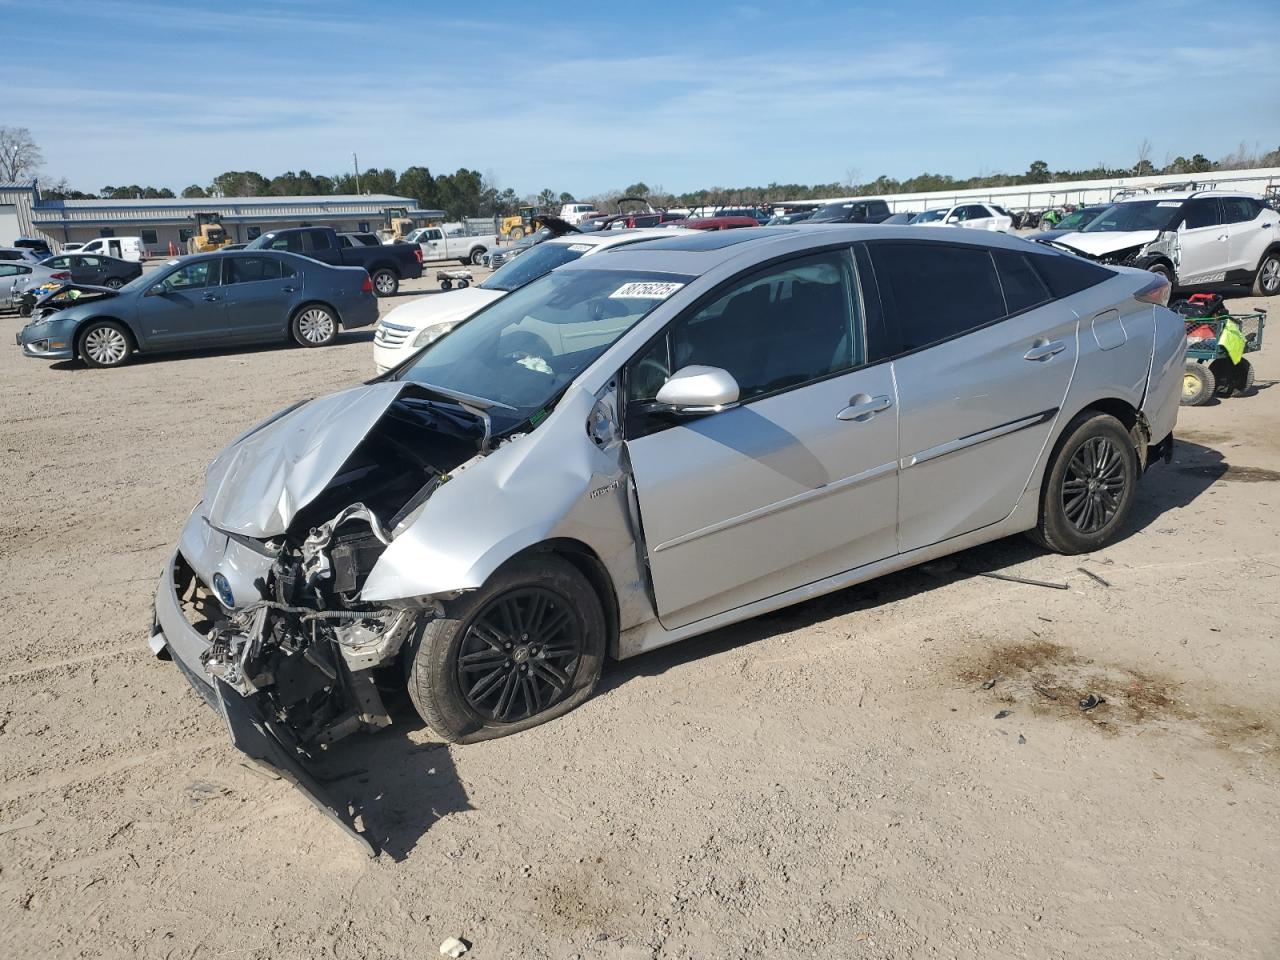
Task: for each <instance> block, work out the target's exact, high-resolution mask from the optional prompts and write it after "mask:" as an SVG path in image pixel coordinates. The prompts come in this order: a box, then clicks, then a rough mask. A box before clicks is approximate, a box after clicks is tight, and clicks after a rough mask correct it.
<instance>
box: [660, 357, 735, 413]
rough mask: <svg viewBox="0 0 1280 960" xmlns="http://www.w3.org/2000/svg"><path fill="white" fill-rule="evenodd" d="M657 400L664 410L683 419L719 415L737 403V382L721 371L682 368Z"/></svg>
mask: <svg viewBox="0 0 1280 960" xmlns="http://www.w3.org/2000/svg"><path fill="white" fill-rule="evenodd" d="M654 399H655V400H656V401H657V403H658V404H659V405H660V407H661V408H662V409H665V410H667V411H670V412H671V413H675V414H679V415H682V416H701V415H703V414H708V413H718V412H719V411H721V410H724V409H725V408H727V407H730V406H733V405H734V404H736V403H737V402H738V381H737V380H735V379H733V374H731V373H730V372H729V371H728V370H722V369H720V368H719V367H701V366H696V365H695V366H689V367H683V368H681V369H679V370H677V371H676V372H675V373H674V374H672V375H671V378H670V379H669V380H668V381H667V382H666V383H664V384H663V385H662V389H660V390H659V391H658V395H657V397H655V398H654Z"/></svg>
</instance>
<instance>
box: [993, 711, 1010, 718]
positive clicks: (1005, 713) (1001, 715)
mask: <svg viewBox="0 0 1280 960" xmlns="http://www.w3.org/2000/svg"><path fill="white" fill-rule="evenodd" d="M1012 716H1013V711H1012V710H1001V711H1000V712H999V713H997V714H996V719H997V720H1003V719H1004V718H1005V717H1012Z"/></svg>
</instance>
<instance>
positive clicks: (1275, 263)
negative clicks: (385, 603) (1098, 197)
mask: <svg viewBox="0 0 1280 960" xmlns="http://www.w3.org/2000/svg"><path fill="white" fill-rule="evenodd" d="M1053 242H1054V243H1056V244H1058V245H1060V246H1063V247H1066V248H1068V249H1070V250H1071V251H1072V252H1074V253H1079V254H1082V255H1083V256H1086V257H1089V258H1090V259H1092V260H1097V261H1099V262H1101V263H1113V264H1123V265H1125V266H1131V267H1142V268H1145V269H1147V270H1150V271H1152V272H1153V273H1159V274H1162V275H1163V276H1165V277H1168V278H1169V280H1170V281H1171V282H1172V283H1173V284H1174V285H1175V286H1178V287H1195V286H1201V285H1204V284H1212V283H1243V284H1252V285H1253V292H1254V294H1256V295H1257V296H1260V297H1274V296H1276V295H1277V294H1280V214H1278V213H1276V212H1275V211H1274V210H1272V209H1270V208H1269V207H1268V206H1267V205H1266V203H1265V202H1264V201H1263V199H1262V198H1261V197H1259V196H1257V195H1255V194H1251V193H1233V192H1226V191H1221V190H1212V191H1203V190H1201V191H1190V192H1188V191H1182V192H1177V193H1172V192H1171V193H1155V194H1150V193H1148V194H1141V195H1139V196H1134V197H1128V198H1126V199H1124V200H1120V201H1118V202H1117V203H1115V204H1113V205H1112V206H1111V207H1110V208H1109V209H1107V210H1105V211H1104V212H1103V213H1101V214H1099V215H1098V216H1097V218H1096V219H1094V220H1092V221H1091V222H1090V223H1089V225H1088V226H1087V227H1085V228H1084V229H1083V230H1081V231H1079V232H1077V233H1069V234H1067V235H1066V236H1061V237H1058V238H1057V239H1056V240H1054V241H1053Z"/></svg>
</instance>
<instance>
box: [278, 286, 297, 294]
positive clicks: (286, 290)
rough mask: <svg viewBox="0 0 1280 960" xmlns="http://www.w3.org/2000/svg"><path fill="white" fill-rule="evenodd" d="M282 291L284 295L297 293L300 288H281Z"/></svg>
mask: <svg viewBox="0 0 1280 960" xmlns="http://www.w3.org/2000/svg"><path fill="white" fill-rule="evenodd" d="M280 291H281V292H282V293H297V292H298V288H297V287H281V288H280Z"/></svg>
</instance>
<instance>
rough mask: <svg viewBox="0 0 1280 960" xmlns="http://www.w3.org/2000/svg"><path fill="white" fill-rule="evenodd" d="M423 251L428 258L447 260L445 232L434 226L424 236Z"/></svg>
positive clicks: (425, 257)
mask: <svg viewBox="0 0 1280 960" xmlns="http://www.w3.org/2000/svg"><path fill="white" fill-rule="evenodd" d="M422 241H423V243H422V253H423V257H424V259H427V260H447V259H449V258H448V256H447V255H446V253H445V245H444V232H443V231H441V230H437V229H436V228H435V227H432V228H431V229H430V230H428V231H427V232H426V233H425V234H423V236H422Z"/></svg>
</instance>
